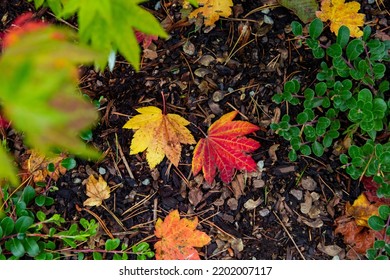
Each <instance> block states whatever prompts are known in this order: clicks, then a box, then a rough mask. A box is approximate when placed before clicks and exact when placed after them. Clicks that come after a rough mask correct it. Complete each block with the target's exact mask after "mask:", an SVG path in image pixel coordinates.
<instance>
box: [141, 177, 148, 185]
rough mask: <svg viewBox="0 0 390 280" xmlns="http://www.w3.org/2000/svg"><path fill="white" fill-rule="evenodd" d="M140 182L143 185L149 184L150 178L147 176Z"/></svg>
mask: <svg viewBox="0 0 390 280" xmlns="http://www.w3.org/2000/svg"><path fill="white" fill-rule="evenodd" d="M141 184H142V185H144V186H147V185H150V179H149V178H146V179H145V180H143V181H142V182H141Z"/></svg>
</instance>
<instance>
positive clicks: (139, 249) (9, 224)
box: [0, 186, 154, 260]
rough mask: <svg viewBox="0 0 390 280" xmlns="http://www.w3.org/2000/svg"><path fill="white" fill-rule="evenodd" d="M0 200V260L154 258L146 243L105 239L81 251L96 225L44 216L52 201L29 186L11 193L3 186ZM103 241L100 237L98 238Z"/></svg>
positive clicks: (84, 220)
mask: <svg viewBox="0 0 390 280" xmlns="http://www.w3.org/2000/svg"><path fill="white" fill-rule="evenodd" d="M1 194H2V196H3V197H4V199H3V200H1V201H0V203H1V205H0V207H1V209H2V212H1V215H0V259H2V260H5V259H8V260H11V259H21V258H23V259H37V260H53V259H63V258H69V257H71V258H73V259H79V260H81V259H91V258H92V259H95V260H99V259H103V258H105V259H107V258H112V259H115V260H127V259H128V258H129V255H134V256H136V258H137V259H139V260H144V259H147V258H152V257H154V252H153V251H151V249H150V247H149V244H148V243H146V242H140V243H139V244H135V245H134V246H132V247H130V248H129V246H128V245H126V244H124V243H122V244H121V242H120V240H119V239H118V238H114V239H109V238H108V239H107V240H106V241H105V244H104V248H101V249H100V248H95V249H90V248H89V249H85V243H87V242H90V241H91V240H92V238H94V237H96V235H97V233H98V231H99V224H98V223H97V222H96V221H95V220H94V219H91V220H86V219H84V218H81V219H80V220H79V221H78V222H75V223H72V224H69V223H68V222H66V221H65V219H64V218H63V217H61V215H60V214H52V215H50V216H48V215H47V214H45V212H47V210H46V208H47V207H50V206H51V205H53V203H54V200H53V198H51V197H49V196H46V195H43V194H38V193H36V191H35V189H34V188H33V187H31V186H26V187H24V188H23V189H22V190H21V191H15V190H13V189H8V188H6V187H3V188H2V189H1ZM100 238H103V237H100Z"/></svg>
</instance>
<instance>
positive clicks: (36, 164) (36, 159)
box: [22, 150, 66, 183]
mask: <svg viewBox="0 0 390 280" xmlns="http://www.w3.org/2000/svg"><path fill="white" fill-rule="evenodd" d="M28 153H30V157H29V158H28V159H27V160H26V161H24V162H23V165H22V167H23V169H24V170H25V171H26V173H25V174H24V176H23V178H24V179H27V178H28V177H29V176H31V177H32V179H33V181H34V182H35V183H36V182H45V181H46V178H47V177H48V176H49V175H50V176H51V178H52V179H53V180H54V181H57V180H58V178H59V177H60V175H63V174H65V173H66V168H65V167H63V166H62V165H61V161H62V160H63V159H65V155H59V156H57V157H51V158H50V157H46V156H44V155H43V154H40V153H39V152H38V151H35V150H31V151H28ZM49 164H53V165H54V167H55V169H54V171H53V172H50V171H49V169H48V166H49Z"/></svg>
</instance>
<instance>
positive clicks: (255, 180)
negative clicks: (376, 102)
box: [0, 0, 389, 260]
mask: <svg viewBox="0 0 390 280" xmlns="http://www.w3.org/2000/svg"><path fill="white" fill-rule="evenodd" d="M19 2H20V1H0V3H1V4H0V9H1V13H0V15H1V14H2V13H3V12H4V11H7V12H8V19H9V21H8V22H10V21H11V20H12V19H13V18H15V17H16V16H17V15H19V14H21V13H22V12H24V11H26V10H29V9H31V7H32V5H31V4H26V3H24V2H23V1H22V3H21V4H20V3H19ZM156 2H157V1H149V2H148V3H147V4H145V5H146V7H147V8H148V9H150V11H151V12H152V13H153V14H154V15H155V16H156V17H157V18H158V19H159V20H161V21H163V20H164V19H166V18H167V16H168V14H169V16H170V17H171V18H172V19H174V21H175V22H179V20H180V7H179V5H174V4H173V5H168V6H167V8H166V9H162V8H160V9H157V10H155V9H154V7H155V4H156ZM173 2H175V1H173ZM261 2H262V1H244V0H243V1H234V3H235V5H236V9H235V10H234V11H235V14H234V15H233V19H222V20H221V21H220V22H218V24H217V25H216V27H215V28H214V29H212V30H211V31H209V32H208V33H205V32H204V30H203V29H201V30H199V31H196V30H195V29H194V26H193V25H188V24H175V22H174V23H171V24H170V25H168V27H169V34H170V38H169V39H168V40H162V39H159V40H157V41H155V42H153V44H152V45H151V46H150V47H149V48H150V50H149V51H147V52H144V56H143V59H142V65H141V70H140V71H139V72H135V71H134V70H133V68H132V67H131V66H130V65H129V64H128V63H127V62H126V61H125V60H124V59H123V58H121V57H119V58H118V61H117V63H116V66H115V68H114V69H113V71H112V72H110V71H108V70H106V71H104V72H96V71H94V70H93V69H92V68H86V69H83V74H82V78H81V82H80V88H81V90H82V92H83V93H85V94H88V95H89V96H90V97H91V98H92V99H94V100H97V99H99V98H101V107H100V109H99V111H100V115H101V120H100V122H99V124H98V125H97V127H96V128H95V129H94V131H93V140H92V142H91V144H92V145H94V146H96V147H97V148H99V149H100V150H101V151H103V152H104V153H105V154H106V157H105V158H104V159H103V160H102V161H100V162H96V163H95V162H86V161H82V160H78V165H77V167H76V169H74V170H71V171H70V172H68V173H67V174H65V175H64V176H62V177H61V178H60V179H59V180H58V181H57V186H58V188H59V190H58V191H56V192H53V193H51V194H50V195H51V196H53V198H54V199H55V202H56V203H55V204H54V209H52V210H51V211H53V212H56V213H60V214H61V215H62V216H63V217H64V218H65V219H66V220H67V221H77V220H79V219H80V218H82V217H85V218H87V219H91V218H93V216H91V215H90V214H89V213H88V212H86V211H83V210H81V211H79V207H80V208H82V205H83V201H85V199H86V198H87V196H86V194H85V185H84V184H83V181H84V180H85V179H86V178H87V177H88V176H89V175H90V174H101V175H102V176H103V177H104V179H105V180H106V181H107V182H108V184H109V186H111V187H113V186H115V188H114V191H113V192H112V194H111V197H110V198H109V199H108V200H106V201H105V203H106V207H107V208H108V209H110V211H111V212H112V214H114V215H115V216H116V217H117V218H118V219H119V220H120V221H121V222H122V223H123V227H122V226H120V225H119V224H118V222H117V221H116V220H115V219H114V218H113V215H112V214H111V213H108V212H107V211H106V210H105V209H103V208H101V207H92V208H91V209H90V210H91V211H93V212H94V213H96V214H97V215H98V216H99V217H100V218H101V219H102V220H103V221H104V222H105V223H106V225H107V227H108V228H109V230H110V231H111V232H112V233H113V234H115V236H116V237H119V238H120V239H121V241H123V242H127V243H128V244H135V243H137V242H139V241H141V240H147V242H149V243H150V244H153V243H154V242H155V241H156V238H155V237H154V236H153V234H154V222H155V219H156V217H165V216H166V215H167V214H168V213H169V211H171V210H173V209H178V210H179V211H180V213H181V214H182V215H183V216H185V215H187V216H189V217H191V216H192V215H197V216H198V217H199V220H200V226H199V229H201V230H202V231H204V232H206V233H207V234H208V235H209V236H210V237H211V238H212V242H211V243H210V244H209V245H207V246H205V247H203V248H202V249H201V250H200V255H201V258H202V259H216V260H221V259H245V260H249V259H268V260H274V259H276V260H279V259H332V258H334V257H336V258H341V259H343V258H345V253H346V250H348V249H349V248H347V246H346V245H345V244H344V243H343V238H342V236H339V235H335V234H334V226H335V225H334V220H335V218H337V217H338V216H340V215H342V214H343V213H344V207H345V203H346V202H347V201H353V200H354V199H355V198H356V197H357V196H358V195H359V194H360V193H361V186H359V184H358V183H357V182H356V181H353V180H351V179H350V178H349V176H348V175H347V174H346V173H345V172H344V170H343V169H342V168H341V167H340V166H341V164H340V162H339V161H338V156H336V155H334V154H333V151H332V149H329V150H327V151H326V152H325V154H324V155H323V156H322V157H320V158H317V157H314V156H313V157H311V156H300V157H299V158H298V160H297V161H296V162H290V161H289V160H288V156H287V155H288V152H289V146H288V143H287V142H286V141H285V140H283V139H282V138H281V137H279V136H278V135H276V134H275V133H274V132H273V131H272V130H271V129H270V127H269V124H270V123H271V121H272V120H273V119H274V118H276V117H277V114H280V113H281V114H284V113H285V112H286V110H287V108H286V106H285V105H277V104H275V103H273V102H272V100H271V98H272V96H273V94H275V93H277V92H281V90H282V88H283V84H284V83H285V82H286V81H287V80H289V79H291V78H292V77H295V78H298V79H299V80H300V82H301V87H303V88H305V87H309V86H311V85H312V83H313V81H314V79H315V75H316V73H317V71H318V68H319V67H318V65H319V61H318V60H316V59H314V58H313V57H312V54H311V51H310V50H309V49H305V48H303V47H302V48H299V49H297V48H296V46H295V44H294V40H293V35H292V33H291V28H290V27H289V24H290V23H291V21H293V20H299V19H298V18H297V17H296V16H295V15H294V14H293V13H292V12H290V11H289V10H287V9H285V8H282V7H278V8H274V9H270V10H269V11H257V12H253V13H251V14H250V15H249V16H248V17H245V15H246V14H248V13H249V12H251V11H253V10H254V9H256V8H258V7H259V6H261V5H262V3H261ZM361 3H362V10H363V12H364V13H365V14H366V21H367V22H370V25H371V26H372V27H373V28H374V29H377V30H379V29H380V30H383V29H386V28H387V27H388V24H389V17H388V15H386V14H384V13H383V12H381V11H379V9H378V7H377V5H376V4H375V2H374V3H372V4H368V2H367V1H361ZM237 7H240V9H239V8H237ZM167 13H168V14H167ZM42 16H44V17H47V19H49V20H54V19H53V17H52V16H51V15H50V14H48V11H45V12H44V13H43V15H42ZM265 19H266V20H265ZM269 19H272V21H271V22H270V21H269ZM164 22H166V21H164ZM266 22H267V23H266ZM244 25H246V26H247V27H246V28H249V29H250V31H251V34H250V36H249V37H248V38H247V39H245V40H246V41H243V40H244V39H242V38H239V30H240V28H242V27H243V26H244ZM5 28H7V26H6V25H3V26H1V30H4V29H5ZM387 30H388V29H387ZM387 32H388V31H387ZM333 36H334V35H332V34H331V33H330V32H329V31H326V32H325V33H324V35H323V37H322V38H321V40H322V41H323V43H324V44H326V43H327V42H328V41H329V40H332V39H334V38H333ZM153 55H157V57H153ZM162 93H163V94H164V96H165V99H166V102H167V110H168V112H170V113H177V114H180V115H181V116H183V117H184V118H186V119H187V120H189V121H190V122H191V123H192V124H194V125H190V126H188V128H189V130H190V131H191V133H192V134H193V135H194V137H195V139H197V140H198V139H200V138H201V137H202V136H203V135H202V134H201V133H200V131H199V130H198V128H200V129H202V130H203V131H207V129H208V127H209V125H210V123H212V122H214V121H215V120H217V119H218V118H219V117H220V116H221V115H223V114H225V113H228V112H230V111H232V110H238V111H239V112H240V118H241V119H243V120H247V121H249V122H251V123H254V124H257V125H259V126H260V127H261V129H260V130H259V131H258V132H257V133H256V135H255V136H254V137H253V138H254V139H255V140H257V141H259V142H260V143H261V147H260V148H259V149H258V150H257V151H256V152H255V153H254V154H253V158H254V160H255V161H256V162H257V163H258V166H259V169H258V171H257V172H253V173H245V172H240V171H238V172H237V173H236V175H235V177H234V180H233V182H232V183H231V184H224V183H223V182H222V181H221V180H220V179H219V177H216V179H215V181H214V182H213V183H212V184H211V185H208V184H207V183H205V182H204V180H203V176H202V175H198V176H196V177H194V176H192V174H191V160H192V154H193V149H194V146H191V145H185V146H184V147H183V151H182V158H181V162H180V165H179V167H178V168H176V167H174V166H172V165H171V164H170V162H169V161H167V160H166V159H165V160H164V161H163V162H162V163H161V164H159V165H158V166H157V167H156V168H155V169H153V170H150V168H149V166H148V164H147V162H146V159H145V155H143V154H138V155H131V156H130V155H129V146H130V141H131V139H132V135H133V132H132V131H131V130H127V129H122V126H123V125H124V123H125V122H126V121H127V120H128V119H129V118H130V117H132V116H134V115H136V114H137V112H136V111H135V109H137V108H139V107H143V106H149V105H153V106H157V107H160V108H161V107H162V97H161V94H162ZM290 113H292V114H294V112H291V108H290ZM196 126H197V127H198V128H197V127H196ZM104 234H105V233H104V232H103V231H102V233H101V238H105V237H104ZM98 239H99V237H97V240H96V244H99V240H98ZM330 245H336V246H330Z"/></svg>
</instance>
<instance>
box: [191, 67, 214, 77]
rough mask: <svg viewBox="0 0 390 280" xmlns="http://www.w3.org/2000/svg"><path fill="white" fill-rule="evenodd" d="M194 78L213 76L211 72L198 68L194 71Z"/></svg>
mask: <svg viewBox="0 0 390 280" xmlns="http://www.w3.org/2000/svg"><path fill="white" fill-rule="evenodd" d="M194 74H195V76H197V77H199V78H203V77H204V76H206V75H209V74H213V71H211V70H210V69H207V68H198V69H196V70H195V71H194Z"/></svg>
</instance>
